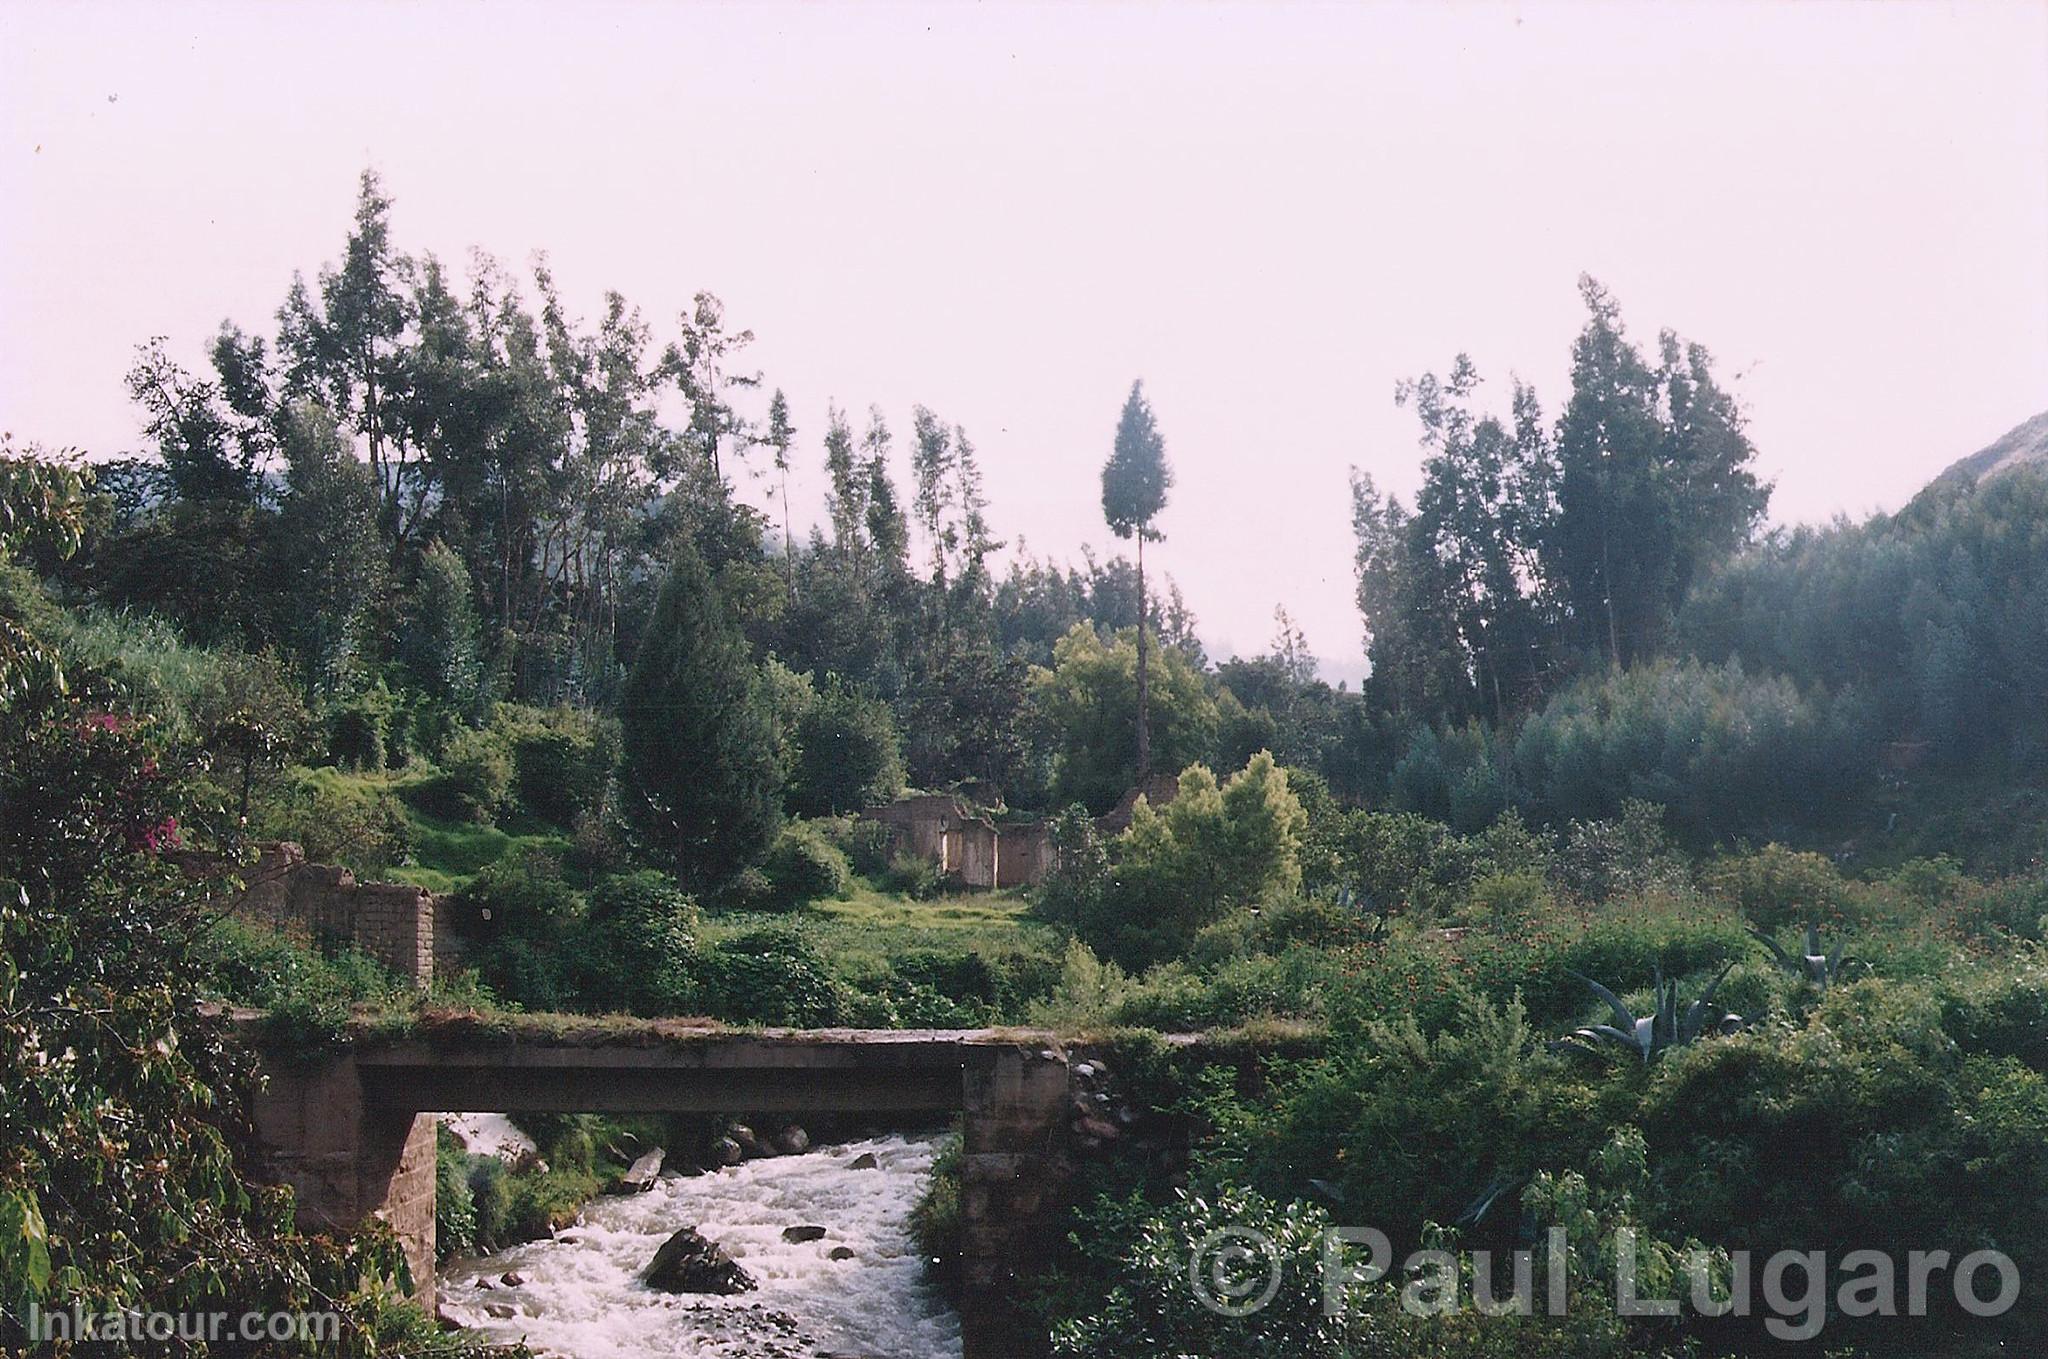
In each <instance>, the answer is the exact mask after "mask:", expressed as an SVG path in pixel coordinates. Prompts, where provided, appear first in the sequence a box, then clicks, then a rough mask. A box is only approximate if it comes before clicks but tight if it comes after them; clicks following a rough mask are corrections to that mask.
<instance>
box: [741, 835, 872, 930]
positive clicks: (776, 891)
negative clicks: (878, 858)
mask: <svg viewBox="0 0 2048 1359" xmlns="http://www.w3.org/2000/svg"><path fill="white" fill-rule="evenodd" d="M761 868H762V871H763V872H764V873H766V874H767V876H768V887H769V895H768V904H769V905H770V906H772V907H773V908H775V909H778V910H789V909H792V908H793V907H797V906H801V905H803V904H805V903H806V902H811V901H817V900H820V899H821V898H825V897H840V896H844V895H846V889H847V886H848V884H849V882H850V881H851V879H852V876H853V875H852V870H851V869H849V868H848V867H847V863H846V856H845V855H844V854H841V853H840V852H839V851H838V850H837V849H835V848H834V847H833V846H832V844H831V842H830V841H828V840H826V839H825V837H824V836H823V835H822V834H820V833H819V831H818V828H817V827H816V826H814V825H811V824H809V823H807V822H802V821H797V822H792V823H790V824H789V825H787V826H784V827H783V828H782V833H781V834H779V835H777V836H776V837H775V843H774V844H773V845H771V846H770V847H769V849H768V858H767V860H766V861H765V862H764V863H763V864H762V865H761Z"/></svg>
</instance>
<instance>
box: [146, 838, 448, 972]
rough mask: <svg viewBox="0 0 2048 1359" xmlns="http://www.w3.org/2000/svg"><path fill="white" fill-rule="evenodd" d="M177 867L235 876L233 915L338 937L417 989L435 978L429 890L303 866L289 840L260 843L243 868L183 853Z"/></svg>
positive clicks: (305, 936)
mask: <svg viewBox="0 0 2048 1359" xmlns="http://www.w3.org/2000/svg"><path fill="white" fill-rule="evenodd" d="M182 866H183V867H184V869H185V871H186V872H188V873H191V874H193V875H195V876H208V877H211V876H217V875H221V874H225V873H233V874H234V875H235V876H237V877H239V878H240V879H241V881H242V884H243V887H242V891H241V893H240V894H239V895H238V896H236V897H234V898H233V899H231V900H230V901H229V902H228V903H227V909H228V912H229V914H231V915H233V916H235V917H237V918H239V919H243V920H252V921H257V922H259V923H262V924H265V925H269V926H271V927H272V928H274V929H279V930H282V931H284V932H285V933H286V934H289V935H291V936H292V937H294V938H296V939H298V940H300V941H302V942H305V943H311V942H313V941H314V940H316V939H321V938H331V939H339V940H343V941H345V942H347V943H351V944H353V945H355V946H356V947H357V948H359V949H361V950H362V951H363V952H365V953H367V954H369V955H370V956H371V957H372V958H375V959H376V960H377V961H378V962H380V963H382V964H383V965H384V966H386V967H388V968H390V969H391V970H392V971H393V972H395V973H397V974H398V975H399V976H401V977H404V978H406V979H407V980H409V981H411V982H413V983H414V984H416V985H419V986H426V985H428V984H429V983H431V982H432V981H433V979H434V955H435V943H436V941H435V920H434V915H435V913H434V894H433V893H431V892H429V891H427V890H426V889H425V888H424V887H414V886H411V885H410V884H407V883H398V882H357V881H356V875H355V874H354V873H351V872H350V871H349V870H348V869H346V868H341V867H339V866H337V865H334V864H315V863H308V862H307V861H306V852H305V851H304V850H302V849H300V848H299V847H298V846H297V845H295V844H293V843H292V842H291V841H289V840H284V841H278V842H276V843H273V844H266V845H262V846H260V847H259V850H258V854H257V859H256V862H255V864H253V865H251V866H249V867H246V868H240V869H236V868H233V867H232V866H231V865H228V864H227V863H225V862H224V861H223V860H221V859H220V858H219V857H218V856H214V855H204V854H195V855H186V856H184V859H183V862H182Z"/></svg>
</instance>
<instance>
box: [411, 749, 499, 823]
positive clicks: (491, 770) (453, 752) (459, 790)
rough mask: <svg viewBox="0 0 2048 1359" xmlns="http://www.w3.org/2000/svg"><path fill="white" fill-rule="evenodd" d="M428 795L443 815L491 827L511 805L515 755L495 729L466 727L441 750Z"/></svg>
mask: <svg viewBox="0 0 2048 1359" xmlns="http://www.w3.org/2000/svg"><path fill="white" fill-rule="evenodd" d="M440 763H441V773H440V776H439V777H438V778H436V779H434V780H433V781H432V782H431V783H430V784H429V785H428V790H429V791H428V797H429V798H430V800H431V801H432V802H433V804H434V805H435V807H436V809H437V810H439V811H441V813H442V814H443V815H447V816H457V817H461V818H463V819H465V820H469V821H474V822H476V823H477V824H478V825H482V826H488V825H490V824H491V822H493V821H494V820H496V819H497V816H498V813H499V812H501V811H503V810H505V808H506V807H508V806H510V805H511V800H512V757H511V755H510V754H508V753H507V752H506V749H505V743H504V741H503V739H502V738H500V737H499V736H498V735H497V734H496V733H495V732H488V731H470V730H465V731H461V732H458V733H456V735H455V738H454V739H453V740H451V741H450V742H449V743H448V744H447V746H446V747H445V748H444V749H443V750H442V751H441V761H440Z"/></svg>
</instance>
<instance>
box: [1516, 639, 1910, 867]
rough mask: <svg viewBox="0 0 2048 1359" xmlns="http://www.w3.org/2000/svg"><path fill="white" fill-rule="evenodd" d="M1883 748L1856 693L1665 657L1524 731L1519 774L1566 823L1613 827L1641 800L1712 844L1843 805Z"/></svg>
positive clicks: (1594, 686)
mask: <svg viewBox="0 0 2048 1359" xmlns="http://www.w3.org/2000/svg"><path fill="white" fill-rule="evenodd" d="M1873 739H1874V736H1873V727H1872V723H1871V719H1870V714H1869V712H1868V710H1867V709H1866V708H1865V707H1864V706H1863V705H1862V704H1861V703H1860V702H1858V701H1857V700H1856V699H1855V698H1854V697H1853V696H1847V697H1842V696H1834V697H1831V696H1829V695H1828V694H1826V693H1824V692H1821V691H1819V690H1802V689H1801V688H1800V687H1799V686H1798V685H1796V684H1794V683H1793V682H1792V681H1790V680H1787V679H1783V678H1778V677H1771V676H1758V677H1752V676H1750V675H1747V674H1745V673H1744V672H1743V669H1742V667H1741V665H1740V664H1738V663H1736V662H1734V661H1730V662H1729V663H1727V664H1726V665H1717V666H1707V665H1701V664H1699V663H1698V662H1696V661H1682V662H1678V661H1668V660H1658V661H1653V662H1649V663H1646V664H1642V665H1638V666H1635V667H1633V668H1631V669H1629V670H1626V671H1604V672H1601V673H1600V674H1598V675H1594V676H1591V677H1589V678H1587V679H1585V680H1582V681H1580V682H1579V683H1577V684H1575V685H1573V686H1572V687H1570V688H1568V689H1566V690H1564V691H1563V692H1562V693H1560V694H1558V695H1557V697H1556V698H1554V699H1552V700H1551V701H1550V703H1549V704H1548V705H1546V706H1545V707H1544V708H1543V709H1541V710H1540V711H1538V712H1536V713H1535V714H1533V715H1532V716H1531V717H1530V718H1529V719H1528V721H1527V722H1526V723H1524V724H1523V727H1522V731H1521V734H1520V736H1519V737H1518V738H1517V739H1516V742H1515V754H1514V765H1515V771H1516V774H1517V777H1518V779H1519V781H1520V784H1521V786H1522V787H1524V788H1526V789H1528V790H1529V793H1530V796H1531V798H1532V800H1533V803H1534V806H1535V809H1536V810H1537V811H1538V812H1539V813H1540V814H1541V815H1543V816H1544V817H1546V818H1548V819H1550V820H1553V821H1559V822H1562V821H1565V820H1568V819H1571V818H1574V817H1576V818H1581V819H1601V818H1606V817H1612V816H1614V815H1615V814H1616V813H1618V812H1619V811H1620V810H1621V804H1622V802H1623V800H1624V799H1626V798H1631V797H1635V798H1642V799H1644V800H1646V801H1650V802H1655V803H1659V804H1662V805H1663V806H1665V807H1667V808H1669V809H1670V811H1671V814H1672V815H1673V817H1674V818H1675V819H1676V822H1677V824H1678V825H1679V826H1681V827H1683V828H1684V829H1685V830H1686V831H1688V832H1690V833H1692V834H1693V835H1695V836H1698V837H1702V838H1711V837H1721V836H1730V835H1737V834H1744V833H1754V832H1758V831H1761V832H1763V833H1764V834H1765V835H1768V834H1770V833H1771V832H1772V830H1773V829H1774V828H1776V827H1778V826H1780V825H1786V824H1799V825H1804V824H1809V823H1810V822H1811V821H1812V819H1813V816H1814V813H1815V811H1816V809H1821V808H1841V807H1843V806H1844V805H1845V800H1846V799H1847V798H1848V796H1849V795H1851V794H1852V793H1854V791H1855V790H1857V789H1858V788H1860V787H1861V786H1862V785H1863V784H1864V782H1865V781H1866V780H1867V778H1868V777H1869V775H1870V773H1871V771H1872V768H1873V763H1872V759H1871V757H1872V754H1873V751H1874V746H1873Z"/></svg>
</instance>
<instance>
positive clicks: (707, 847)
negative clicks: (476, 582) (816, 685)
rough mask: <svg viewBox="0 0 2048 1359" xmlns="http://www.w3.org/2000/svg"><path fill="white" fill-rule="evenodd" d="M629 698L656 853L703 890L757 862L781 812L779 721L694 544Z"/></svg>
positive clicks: (633, 762) (642, 812) (630, 813)
mask: <svg viewBox="0 0 2048 1359" xmlns="http://www.w3.org/2000/svg"><path fill="white" fill-rule="evenodd" d="M623 703H624V706H623V709H622V713H621V723H622V725H623V728H624V735H625V767H624V776H625V784H626V789H627V799H626V814H627V817H628V819H629V820H630V821H631V822H632V824H633V827H634V829H635V831H636V833H637V835H638V837H639V839H640V842H641V844H642V845H643V846H644V847H645V848H646V850H647V852H648V853H649V854H651V855H654V856H656V857H657V858H658V860H659V861H660V862H662V863H663V864H664V865H666V866H668V867H670V868H672V869H673V870H674V871H675V872H676V873H677V874H678V876H680V877H681V878H682V879H683V880H684V881H686V882H689V883H691V884H693V885H695V886H697V887H699V888H705V887H712V886H716V885H718V884H720V883H722V882H724V881H726V880H727V879H728V878H730V877H731V876H732V875H733V874H735V873H737V872H738V871H739V870H740V869H742V868H744V867H746V866H747V865H748V864H750V863H752V862H754V860H755V859H757V858H758V857H759V856H760V854H761V852H762V851H763V850H764V849H766V848H767V846H768V843H769V841H770V839H771V838H772V837H773V835H774V834H775V829H776V825H777V823H778V822H779V820H780V819H781V793H782V788H781V780H782V771H781V767H780V765H779V763H778V758H777V752H776V747H775V729H774V722H773V718H772V717H771V716H770V713H769V710H768V707H767V700H766V698H765V696H764V694H763V692H762V680H761V678H760V676H759V675H758V674H757V673H756V671H755V669H754V666H753V663H752V661H751V660H750V659H749V657H748V655H747V650H746V644H745V642H744V641H743V640H742V639H741V637H740V635H739V633H738V631H737V630H736V629H735V628H734V627H733V624H732V620H731V618H730V616H729V614H728V613H727V612H726V606H725V603H724V600H723V598H722V597H721V596H720V594H719V592H718V588H717V586H716V585H714V584H713V582H712V580H711V576H710V573H709V572H708V571H706V570H705V567H704V563H703V562H702V561H701V560H700V559H699V558H698V556H697V553H696V551H695V550H694V549H693V548H690V547H689V546H687V545H685V546H683V547H682V548H680V549H679V550H678V552H677V555H676V559H675V563H674V565H673V566H672V567H671V568H670V570H669V577H668V581H667V583H666V584H664V585H663V586H662V587H661V598H660V599H659V600H658V601H657V602H656V604H655V608H654V615H653V619H652V621H651V623H650V625H649V631H648V638H647V641H646V643H645V644H644V645H643V646H642V647H641V648H640V656H639V659H638V660H636V661H635V662H634V664H633V673H632V674H631V676H629V677H628V679H627V681H626V689H625V694H624V699H623Z"/></svg>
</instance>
